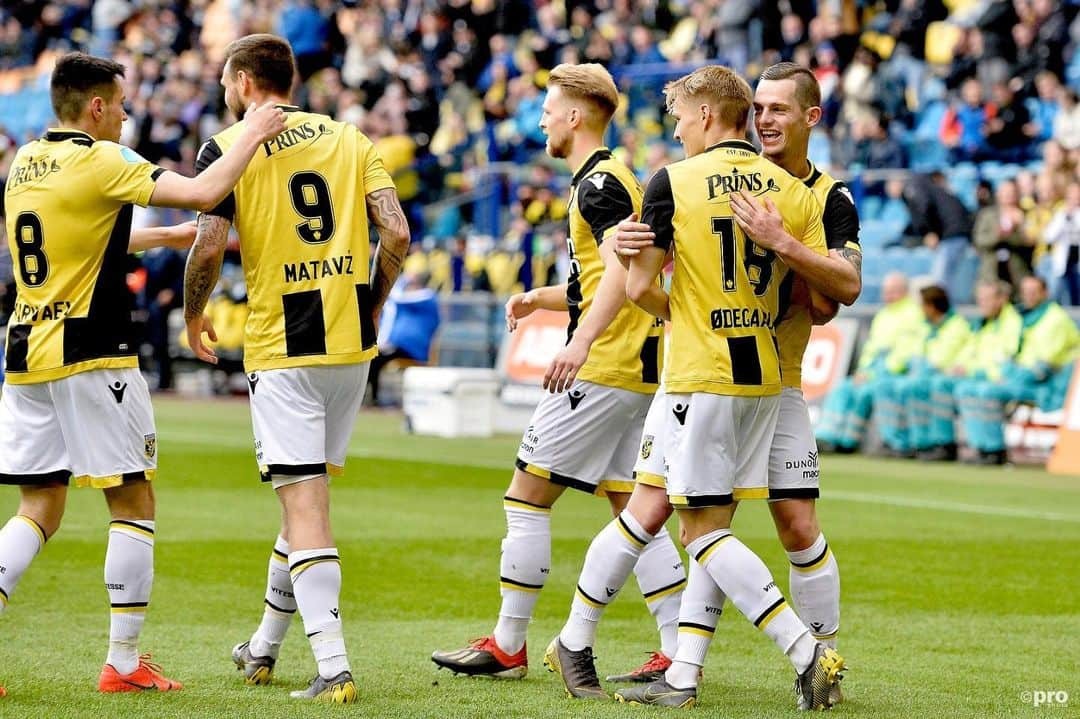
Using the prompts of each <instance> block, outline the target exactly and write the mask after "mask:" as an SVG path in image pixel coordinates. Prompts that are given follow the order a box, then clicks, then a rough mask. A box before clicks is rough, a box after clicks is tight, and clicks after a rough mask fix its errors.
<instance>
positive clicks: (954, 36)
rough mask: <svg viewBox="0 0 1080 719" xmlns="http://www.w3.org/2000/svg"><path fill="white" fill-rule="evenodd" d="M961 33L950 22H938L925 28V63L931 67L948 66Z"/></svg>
mask: <svg viewBox="0 0 1080 719" xmlns="http://www.w3.org/2000/svg"><path fill="white" fill-rule="evenodd" d="M962 32H963V31H962V30H961V29H960V28H959V27H957V26H956V25H953V24H952V23H950V22H945V21H942V20H939V21H937V22H932V23H930V25H929V27H927V28H926V61H927V62H929V63H931V64H933V65H948V64H949V63H951V62H952V60H953V48H955V47H956V43H957V42H958V41H959V40H960V35H961V33H962Z"/></svg>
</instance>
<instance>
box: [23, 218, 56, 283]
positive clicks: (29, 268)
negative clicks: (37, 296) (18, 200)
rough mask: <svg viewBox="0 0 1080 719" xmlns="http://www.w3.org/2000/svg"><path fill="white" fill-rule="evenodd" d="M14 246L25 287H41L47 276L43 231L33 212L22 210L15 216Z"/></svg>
mask: <svg viewBox="0 0 1080 719" xmlns="http://www.w3.org/2000/svg"><path fill="white" fill-rule="evenodd" d="M15 247H16V249H17V250H18V251H19V274H20V275H21V276H22V281H23V284H24V285H26V286H27V287H41V286H42V285H43V284H45V280H46V279H48V277H49V260H48V258H46V257H45V232H44V230H42V229H41V218H40V217H38V216H37V213H35V212H23V213H21V214H20V215H19V216H18V217H17V218H15Z"/></svg>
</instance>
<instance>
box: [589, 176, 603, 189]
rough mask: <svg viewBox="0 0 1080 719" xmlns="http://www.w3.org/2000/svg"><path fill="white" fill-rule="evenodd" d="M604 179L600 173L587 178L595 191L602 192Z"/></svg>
mask: <svg viewBox="0 0 1080 719" xmlns="http://www.w3.org/2000/svg"><path fill="white" fill-rule="evenodd" d="M606 179H607V175H605V174H604V173H602V172H598V173H596V174H595V175H593V176H592V177H590V178H589V182H591V183H593V184H594V185H595V186H596V189H598V190H602V189H604V180H606Z"/></svg>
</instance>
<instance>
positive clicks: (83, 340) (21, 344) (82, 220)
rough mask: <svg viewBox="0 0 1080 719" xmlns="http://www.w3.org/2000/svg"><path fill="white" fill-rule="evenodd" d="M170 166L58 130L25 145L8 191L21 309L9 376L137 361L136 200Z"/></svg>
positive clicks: (11, 332) (27, 378)
mask: <svg viewBox="0 0 1080 719" xmlns="http://www.w3.org/2000/svg"><path fill="white" fill-rule="evenodd" d="M163 172H164V170H162V169H161V168H159V167H157V166H156V165H153V164H151V163H149V162H147V161H146V160H144V159H143V158H142V157H140V156H139V155H138V154H137V153H136V152H134V151H133V150H131V149H129V148H127V147H124V146H122V145H118V144H116V143H115V142H108V141H104V140H94V138H92V137H91V136H90V135H88V134H86V133H85V132H81V131H79V130H69V129H54V130H49V131H48V132H46V133H45V135H44V136H43V137H42V138H41V139H39V140H34V141H33V142H30V143H27V144H26V145H24V146H22V147H21V148H20V149H19V151H18V152H17V153H16V155H15V159H14V161H13V162H12V165H11V171H10V173H9V175H8V181H7V185H6V187H5V190H4V203H5V211H6V213H7V241H8V249H9V250H10V251H11V257H12V260H13V262H14V265H15V267H14V269H15V286H16V299H15V307H14V311H13V313H12V316H11V320H10V322H9V324H8V333H7V351H6V352H5V372H6V377H5V380H6V381H7V382H9V383H11V384H34V383H38V382H48V381H52V380H56V379H61V378H63V377H69V376H71V375H73V374H76V373H78V372H85V371H87V370H93V369H117V368H123V367H138V366H139V361H138V356H137V353H138V345H137V342H136V338H135V332H134V328H133V325H132V321H131V311H132V309H133V305H132V297H131V292H130V291H129V290H128V288H127V253H128V252H127V248H128V242H129V241H130V238H131V215H132V206H133V204H137V205H143V206H145V205H146V204H147V203H149V201H150V196H151V195H153V193H154V182H155V180H157V178H158V177H159V176H160V175H161V173H163Z"/></svg>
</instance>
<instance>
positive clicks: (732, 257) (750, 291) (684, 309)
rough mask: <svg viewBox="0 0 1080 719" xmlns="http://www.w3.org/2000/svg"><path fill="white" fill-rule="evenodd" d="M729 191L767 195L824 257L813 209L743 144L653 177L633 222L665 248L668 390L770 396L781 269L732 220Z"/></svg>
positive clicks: (727, 145)
mask: <svg viewBox="0 0 1080 719" xmlns="http://www.w3.org/2000/svg"><path fill="white" fill-rule="evenodd" d="M738 191H742V192H746V193H748V194H750V195H753V196H754V197H756V198H758V201H759V202H760V201H762V198H764V197H768V198H769V199H771V200H772V201H773V203H774V204H775V205H776V206H777V207H778V208H779V210H780V214H781V215H782V216H783V218H784V227H785V229H786V230H787V231H788V233H789V234H791V235H792V236H793V237H795V238H796V239H799V240H801V241H802V242H803V243H805V244H806V245H807V246H808V247H810V248H811V249H813V250H814V251H816V252H819V253H821V254H823V255H824V254H825V253H826V249H825V236H824V229H823V227H822V218H821V205H820V203H818V201H817V199H815V198H814V196H813V194H811V192H810V190H808V189H807V188H806V187H805V186H804V185H803V183H802V182H801V181H800V180H798V179H796V178H794V177H792V176H791V175H789V174H788V173H786V172H785V171H784V170H783V169H781V168H780V167H778V166H777V165H775V164H773V163H771V162H769V161H768V160H766V159H765V158H763V157H761V156H759V155H758V154H757V152H756V151H755V149H754V146H753V145H751V144H750V143H749V142H746V141H744V140H729V141H726V142H721V143H719V144H717V145H714V146H713V147H710V148H709V149H708V150H706V151H705V152H703V153H701V154H699V155H695V156H694V157H690V158H687V159H685V160H681V161H679V162H676V163H673V164H671V165H669V166H668V167H667V168H665V169H663V170H660V171H659V172H658V173H656V175H655V176H654V177H653V179H652V180H651V181H650V182H649V186H648V188H647V189H646V191H645V199H644V206H643V210H642V221H643V222H645V223H647V224H648V225H649V226H651V227H652V228H653V231H654V232H655V233H656V240H655V244H656V246H657V247H660V248H663V249H669V248H674V260H675V269H674V274H673V275H672V280H671V337H670V342H671V348H670V351H669V352H668V364H667V368H666V370H665V374H664V381H665V384H666V387H667V390H668V391H669V392H673V393H676V392H710V393H713V394H724V395H743V396H761V395H769V394H777V393H779V392H780V386H781V385H780V361H779V356H778V351H777V347H776V341H775V338H774V336H773V328H774V326H775V323H776V320H777V316H778V311H779V304H780V302H779V288H780V284H781V282H782V281H783V280H784V276H785V275H786V274H787V273H788V269H787V266H786V265H784V263H783V262H781V261H779V260H778V259H777V258H776V255H775V253H773V252H769V251H766V250H763V249H761V248H759V247H758V246H757V245H755V244H754V243H753V241H751V240H750V239H749V238H748V237H746V235H745V234H743V232H742V230H741V229H740V228H739V226H738V224H737V223H736V222H735V217H734V214H733V213H732V210H731V200H730V195H731V194H732V193H734V192H738Z"/></svg>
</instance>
